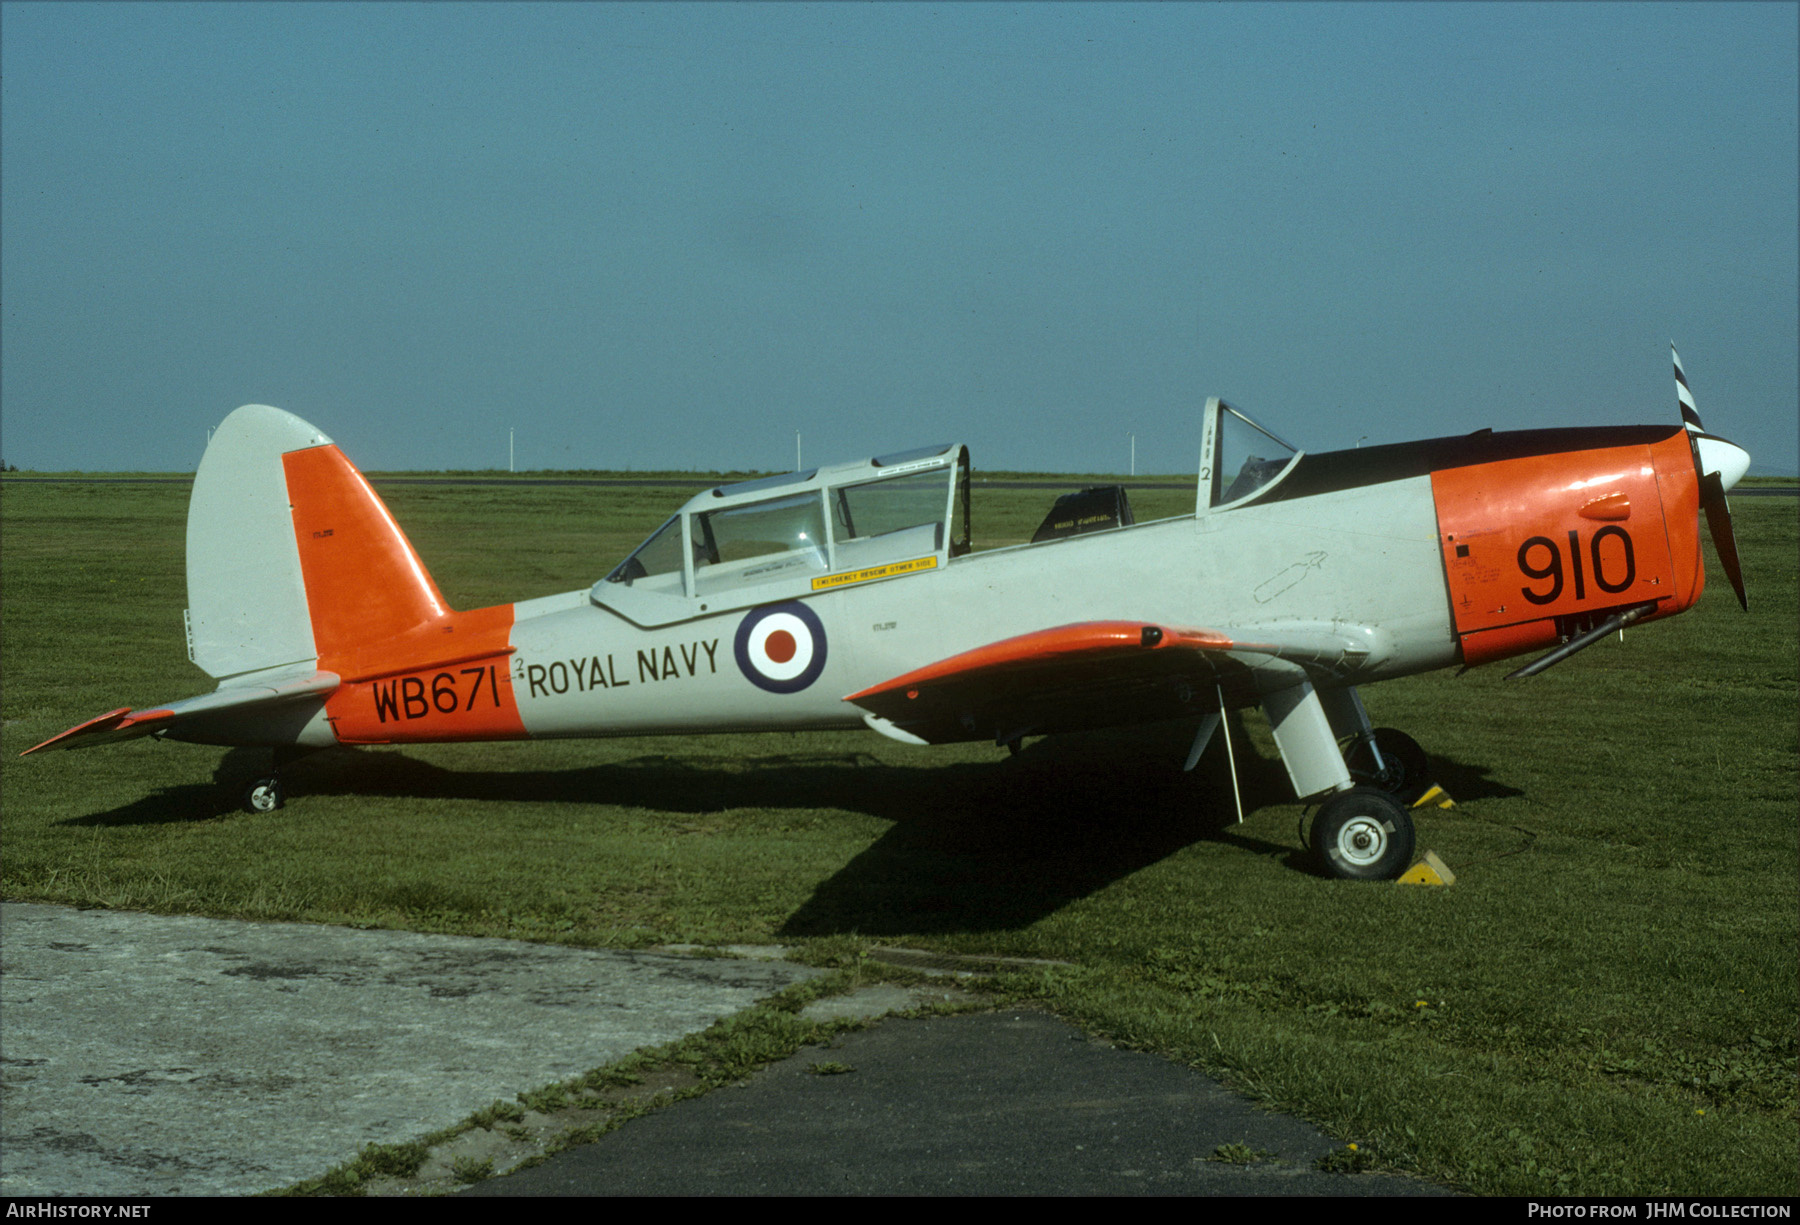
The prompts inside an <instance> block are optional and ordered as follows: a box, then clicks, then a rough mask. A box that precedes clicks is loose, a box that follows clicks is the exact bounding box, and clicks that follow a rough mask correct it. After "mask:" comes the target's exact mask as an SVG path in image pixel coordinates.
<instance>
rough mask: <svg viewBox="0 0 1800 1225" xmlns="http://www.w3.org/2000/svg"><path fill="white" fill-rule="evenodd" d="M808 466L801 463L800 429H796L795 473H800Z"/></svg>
mask: <svg viewBox="0 0 1800 1225" xmlns="http://www.w3.org/2000/svg"><path fill="white" fill-rule="evenodd" d="M805 466H806V465H805V464H803V463H801V462H800V427H799V426H795V427H794V471H795V472H798V471H800V469H802V468H804V467H805Z"/></svg>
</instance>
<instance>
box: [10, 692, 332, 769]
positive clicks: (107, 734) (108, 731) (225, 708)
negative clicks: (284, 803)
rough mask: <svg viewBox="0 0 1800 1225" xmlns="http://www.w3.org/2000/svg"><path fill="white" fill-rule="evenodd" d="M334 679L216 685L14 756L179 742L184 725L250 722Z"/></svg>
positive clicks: (111, 715)
mask: <svg viewBox="0 0 1800 1225" xmlns="http://www.w3.org/2000/svg"><path fill="white" fill-rule="evenodd" d="M338 679H339V678H338V675H337V673H335V672H312V673H310V674H301V675H298V676H293V675H289V676H286V677H280V678H271V679H269V680H268V681H265V682H262V683H252V684H235V685H228V686H227V685H222V686H220V687H219V688H218V689H217V690H215V691H214V692H212V693H206V694H202V695H200V696H199V697H197V698H184V699H182V700H181V701H179V702H170V703H168V704H167V705H163V706H157V707H153V708H151V709H147V710H133V709H132V708H131V707H129V706H121V707H120V708H119V709H118V710H112V711H108V712H107V713H106V714H103V715H100V716H98V717H96V718H92V719H89V720H88V721H87V722H86V723H78V724H76V725H75V726H74V727H71V728H70V729H69V730H68V731H66V732H62V733H60V734H58V735H55V736H52V737H50V739H48V740H46V741H44V742H43V743H42V744H36V745H33V746H32V747H30V748H28V749H26V750H25V752H23V753H20V754H19V756H21V757H24V756H27V755H29V754H31V753H41V752H43V751H45V750H47V749H85V748H90V747H92V746H93V745H96V744H111V743H113V742H114V741H118V740H135V739H136V738H137V737H139V736H148V735H151V734H152V733H156V732H165V733H174V734H175V735H176V738H177V739H179V738H180V733H181V731H182V729H183V727H184V726H186V725H188V724H192V723H197V722H200V721H202V720H205V721H207V722H209V723H214V722H218V721H221V720H231V719H254V718H256V717H258V716H260V715H264V714H266V713H268V712H270V711H272V710H273V709H275V708H278V707H283V706H287V705H289V704H291V703H294V702H297V701H299V700H301V699H303V698H309V697H312V698H323V697H325V696H327V695H329V694H330V693H331V692H332V691H333V690H335V689H336V688H337V687H338Z"/></svg>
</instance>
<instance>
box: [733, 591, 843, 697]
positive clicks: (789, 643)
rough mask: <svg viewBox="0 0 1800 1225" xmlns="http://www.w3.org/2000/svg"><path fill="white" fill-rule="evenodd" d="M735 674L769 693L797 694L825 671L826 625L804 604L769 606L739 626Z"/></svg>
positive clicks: (735, 649) (753, 614) (735, 647)
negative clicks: (738, 673) (739, 674)
mask: <svg viewBox="0 0 1800 1225" xmlns="http://www.w3.org/2000/svg"><path fill="white" fill-rule="evenodd" d="M732 645H733V649H734V653H735V654H736V656H737V666H738V671H740V672H742V673H743V674H744V677H745V679H746V680H748V681H749V682H750V683H751V684H752V685H755V686H756V687H757V688H759V689H766V690H768V691H769V692H770V693H799V692H800V691H801V690H802V689H805V688H806V687H807V686H808V685H810V684H812V683H813V682H814V681H816V680H818V679H819V674H820V673H821V672H823V671H824V670H825V626H824V625H823V624H821V623H820V621H819V618H818V615H817V614H815V613H814V612H813V610H812V609H810V608H808V607H806V605H804V604H771V605H769V606H768V607H767V608H758V609H755V610H754V611H752V612H751V613H750V615H749V616H747V617H745V618H744V619H743V621H741V622H740V623H739V624H738V629H737V639H736V641H735V642H734V643H733V644H732Z"/></svg>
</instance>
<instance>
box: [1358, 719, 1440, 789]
mask: <svg viewBox="0 0 1800 1225" xmlns="http://www.w3.org/2000/svg"><path fill="white" fill-rule="evenodd" d="M1374 735H1375V748H1376V749H1377V750H1379V751H1380V753H1381V765H1380V767H1379V768H1378V767H1377V766H1376V764H1375V754H1374V753H1373V752H1371V751H1370V749H1369V742H1368V741H1367V740H1358V741H1357V742H1356V743H1355V744H1353V745H1351V746H1350V750H1349V751H1348V752H1347V753H1345V754H1344V764H1345V765H1346V766H1348V767H1349V769H1350V777H1351V778H1353V779H1355V780H1356V781H1357V782H1358V783H1359V784H1361V785H1363V786H1365V787H1374V788H1376V789H1378V790H1381V791H1385V792H1387V793H1388V794H1389V795H1392V796H1398V797H1400V798H1401V799H1403V800H1413V799H1416V798H1417V797H1418V796H1419V794H1420V793H1422V792H1423V791H1424V790H1425V788H1427V787H1429V786H1431V763H1430V762H1428V761H1427V760H1426V759H1425V750H1424V749H1422V748H1420V747H1419V742H1418V741H1417V740H1414V739H1413V738H1412V737H1411V736H1408V735H1407V734H1406V733H1405V732H1403V731H1399V730H1397V729H1395V728H1392V727H1378V728H1376V729H1375V733H1374Z"/></svg>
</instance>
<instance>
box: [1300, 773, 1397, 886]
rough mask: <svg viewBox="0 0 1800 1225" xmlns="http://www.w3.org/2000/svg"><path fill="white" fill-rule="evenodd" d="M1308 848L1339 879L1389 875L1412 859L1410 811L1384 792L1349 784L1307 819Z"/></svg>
mask: <svg viewBox="0 0 1800 1225" xmlns="http://www.w3.org/2000/svg"><path fill="white" fill-rule="evenodd" d="M1311 841H1312V847H1313V853H1314V854H1315V855H1316V856H1317V857H1318V861H1319V866H1320V867H1321V868H1323V869H1324V871H1325V873H1326V875H1328V876H1335V877H1337V878H1339V879H1340V880H1393V879H1395V878H1396V877H1398V876H1399V875H1400V874H1401V873H1402V872H1404V871H1406V869H1407V866H1408V865H1409V864H1411V863H1412V856H1413V822H1412V814H1411V813H1409V812H1408V811H1407V810H1406V808H1405V807H1404V806H1403V805H1401V804H1400V803H1399V802H1398V801H1397V800H1395V799H1394V797H1393V796H1391V795H1389V794H1388V793H1387V792H1386V791H1383V790H1380V789H1378V788H1375V787H1352V788H1351V789H1350V790H1349V791H1341V792H1339V793H1338V794H1337V795H1334V796H1332V797H1331V798H1330V799H1328V800H1326V801H1325V803H1324V805H1323V806H1322V807H1321V808H1320V809H1319V815H1318V816H1316V817H1314V818H1313V823H1312V835H1311Z"/></svg>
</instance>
